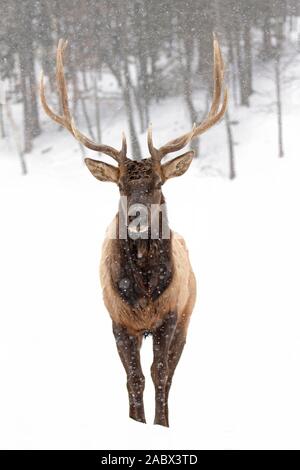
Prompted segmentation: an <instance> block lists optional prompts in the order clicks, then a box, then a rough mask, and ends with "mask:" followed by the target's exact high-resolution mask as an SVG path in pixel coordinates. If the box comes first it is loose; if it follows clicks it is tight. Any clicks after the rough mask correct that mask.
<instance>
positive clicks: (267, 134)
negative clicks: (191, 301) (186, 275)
mask: <svg viewBox="0 0 300 470" xmlns="http://www.w3.org/2000/svg"><path fill="white" fill-rule="evenodd" d="M0 13H1V14H0V74H1V82H0V286H1V294H0V377H1V384H0V448H5V449H6V448H9V449H10V448H12V449H15V448H22V449H23V448H24V449H37V448H38V449H45V448H50V449H51V448H52V449H53V448H59V449H66V448H71V449H81V448H86V449H90V448H94V449H137V448H141V449H202V448H204V449H216V448H220V449H224V448H225V449H235V448H237V449H244V448H249V449H253V448H259V449H264V448H272V449H276V448H297V449H299V448H300V445H299V442H300V428H299V422H300V401H299V396H300V376H299V361H300V359H299V358H300V314H299V312H300V298H299V278H300V250H299V240H300V219H299V200H300V185H299V175H300V159H299V150H298V149H299V141H298V136H299V125H300V20H299V17H300V2H299V0H298V1H297V0H273V1H269V0H222V1H221V0H209V1H207V0H98V1H96V0H72V1H70V0H63V1H58V0H51V1H50V0H36V1H31V0H22V1H17V0H7V1H3V0H0ZM213 32H215V33H216V34H217V36H218V39H219V42H220V46H221V49H222V53H223V57H224V61H225V64H226V82H227V85H228V87H229V108H228V112H227V115H226V117H225V118H224V119H223V120H222V122H220V123H219V124H218V125H216V126H214V127H213V128H212V129H210V130H209V131H208V132H207V133H205V134H203V135H202V136H201V138H200V139H198V140H197V141H195V142H194V143H193V145H194V146H195V147H194V148H195V149H196V150H197V158H195V160H194V162H193V163H192V165H191V167H190V169H189V171H188V172H187V173H186V174H185V175H183V176H182V177H180V178H173V179H171V180H170V181H169V182H167V183H166V184H165V185H164V188H163V191H164V195H165V197H166V201H167V207H168V218H169V221H170V226H171V228H172V229H174V230H175V231H176V232H178V233H180V234H181V235H183V236H184V238H185V240H186V243H187V246H188V249H189V253H190V259H191V263H192V266H193V269H194V272H195V275H196V279H197V291H198V298H197V304H196V306H195V310H194V313H193V316H192V319H191V324H190V328H189V333H188V338H187V345H186V347H185V350H184V353H183V355H182V358H181V360H180V363H179V365H178V368H177V370H176V373H175V377H174V382H173V386H172V390H171V395H170V429H161V427H159V426H153V425H152V420H153V417H154V409H153V405H154V390H153V386H152V380H151V376H150V366H151V362H152V344H151V339H149V338H148V339H146V340H145V341H144V344H143V347H142V364H143V371H144V375H145V377H146V390H145V408H146V414H147V423H148V424H147V425H140V424H139V423H136V422H133V421H132V420H129V419H128V417H127V411H128V410H127V408H128V404H127V393H126V377H125V373H124V370H123V367H122V364H121V362H120V360H119V357H118V354H117V350H116V346H115V342H114V339H113V335H112V331H111V321H110V318H109V315H108V313H107V311H106V310H105V307H104V305H103V302H102V296H101V290H100V286H99V278H98V269H99V259H100V252H101V243H102V240H103V238H104V235H105V230H106V227H107V225H108V224H109V223H110V222H111V220H112V218H113V216H114V214H115V213H116V210H117V207H118V198H119V193H118V190H117V188H116V186H115V185H113V184H108V183H101V182H99V181H97V180H96V179H95V178H92V176H91V175H90V173H89V171H88V169H87V168H86V167H85V165H84V163H83V158H84V157H85V156H90V157H91V158H101V159H103V160H105V161H108V162H109V163H111V162H110V161H109V159H108V158H107V157H105V156H103V155H96V154H95V152H94V153H93V152H92V151H90V150H88V149H86V148H84V149H83V148H82V147H81V146H80V145H79V144H78V142H77V141H76V140H75V139H74V138H73V137H72V136H71V135H70V134H69V133H68V132H67V131H66V130H65V129H62V128H60V127H59V126H58V125H56V124H55V123H54V122H52V121H50V119H49V118H48V117H47V116H46V115H45V113H44V111H43V110H42V109H41V106H40V103H39V98H38V81H39V76H40V72H41V70H42V69H43V70H44V73H45V76H46V78H45V81H46V95H47V99H48V102H49V103H50V104H51V106H52V107H53V108H54V109H55V110H57V111H58V109H59V105H58V99H57V90H56V84H55V50H56V46H57V43H58V40H59V38H64V39H67V40H68V41H69V47H68V49H67V51H66V60H65V70H66V75H67V79H68V89H69V96H70V100H71V107H72V112H73V114H74V116H75V120H76V124H77V126H78V128H79V129H80V130H81V131H82V132H84V133H85V134H87V135H90V136H91V137H92V138H93V139H95V140H98V141H101V142H102V143H105V144H108V145H112V146H114V147H116V148H119V146H120V141H121V131H122V130H124V131H125V133H126V135H127V139H128V141H129V143H130V150H129V152H128V155H129V156H130V155H131V156H133V157H135V158H140V157H141V156H143V157H146V156H147V155H148V150H147V143H146V134H147V133H146V129H147V126H148V124H149V122H152V124H153V138H154V143H155V145H157V146H160V145H163V144H164V143H166V142H167V141H168V140H170V139H174V138H175V137H177V136H178V135H180V134H182V133H183V132H185V131H187V130H189V129H190V128H191V126H192V123H193V122H194V121H197V122H199V121H201V119H202V117H203V116H204V115H205V113H206V111H207V109H208V107H209V104H210V99H211V92H212V36H213Z"/></svg>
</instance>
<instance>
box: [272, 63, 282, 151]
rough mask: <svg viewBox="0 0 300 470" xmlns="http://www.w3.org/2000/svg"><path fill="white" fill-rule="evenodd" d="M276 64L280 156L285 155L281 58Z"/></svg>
mask: <svg viewBox="0 0 300 470" xmlns="http://www.w3.org/2000/svg"><path fill="white" fill-rule="evenodd" d="M274 64H275V67H274V68H275V84H276V108H277V128H278V156H279V158H282V157H283V156H284V151H283V135H282V106H281V83H280V79H281V77H280V58H279V56H278V57H277V58H276V59H275V61H274Z"/></svg>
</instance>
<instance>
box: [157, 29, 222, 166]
mask: <svg viewBox="0 0 300 470" xmlns="http://www.w3.org/2000/svg"><path fill="white" fill-rule="evenodd" d="M213 48H214V93H213V100H212V104H211V107H210V110H209V113H208V115H207V116H206V118H205V119H204V121H202V123H201V124H199V125H198V126H196V124H194V127H193V129H192V130H191V131H190V132H187V133H186V134H183V135H182V136H180V137H177V139H174V140H171V141H170V142H168V143H167V144H165V145H163V146H162V147H160V148H159V149H156V148H155V147H154V145H153V140H152V127H151V125H150V127H149V129H148V148H149V152H150V155H151V157H152V159H153V160H156V161H159V162H160V161H161V159H162V158H163V157H164V156H165V155H167V154H168V153H171V152H176V151H177V150H181V149H182V148H183V147H185V146H186V145H187V144H188V143H189V142H190V141H191V140H192V139H193V138H194V137H197V136H198V135H200V134H203V132H205V131H207V130H208V129H209V128H210V127H212V126H213V125H214V124H216V123H217V122H218V121H219V120H220V119H222V117H223V116H224V114H225V112H226V108H227V101H228V91H227V88H225V90H224V93H223V102H222V105H221V108H220V102H221V96H222V89H223V81H224V63H223V59H222V54H221V49H220V46H219V43H218V40H217V38H216V37H215V35H214V40H213Z"/></svg>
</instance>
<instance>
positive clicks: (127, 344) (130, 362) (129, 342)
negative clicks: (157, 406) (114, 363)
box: [113, 323, 146, 423]
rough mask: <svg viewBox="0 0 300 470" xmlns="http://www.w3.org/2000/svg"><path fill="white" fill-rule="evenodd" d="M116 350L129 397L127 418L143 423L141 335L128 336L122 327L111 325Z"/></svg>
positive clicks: (143, 381) (143, 379)
mask: <svg viewBox="0 0 300 470" xmlns="http://www.w3.org/2000/svg"><path fill="white" fill-rule="evenodd" d="M113 333H114V336H115V340H116V344H117V349H118V353H119V356H120V358H121V361H122V364H123V366H124V369H125V371H126V374H127V389H128V397H129V416H130V418H132V419H134V420H135V421H140V422H142V423H145V422H146V420H145V411H144V402H143V392H144V388H145V377H144V375H143V371H142V367H141V361H140V348H141V344H142V336H141V335H132V334H130V333H129V332H128V331H127V329H126V328H125V327H124V326H121V325H118V324H116V323H113Z"/></svg>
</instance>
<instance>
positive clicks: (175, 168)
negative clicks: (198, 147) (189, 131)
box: [161, 150, 195, 181]
mask: <svg viewBox="0 0 300 470" xmlns="http://www.w3.org/2000/svg"><path fill="white" fill-rule="evenodd" d="M194 154H195V152H194V150H190V151H189V152H186V153H184V154H183V155H180V156H179V157H176V158H174V160H171V161H169V162H167V163H164V164H163V165H162V167H161V168H162V172H163V175H164V178H165V181H166V180H168V179H170V178H174V177H175V176H181V175H183V174H184V173H185V172H186V170H187V169H188V167H189V166H190V164H191V162H192V160H193V157H194Z"/></svg>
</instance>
